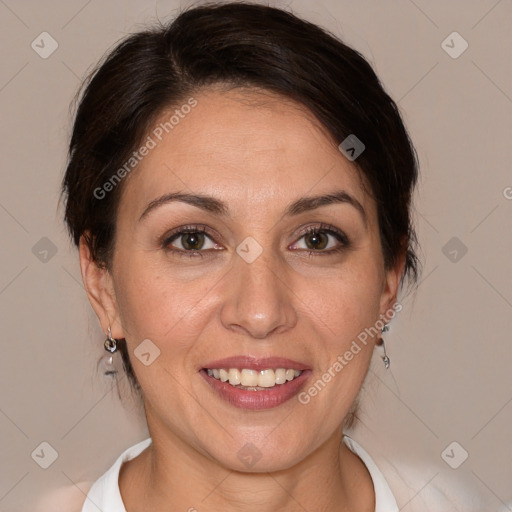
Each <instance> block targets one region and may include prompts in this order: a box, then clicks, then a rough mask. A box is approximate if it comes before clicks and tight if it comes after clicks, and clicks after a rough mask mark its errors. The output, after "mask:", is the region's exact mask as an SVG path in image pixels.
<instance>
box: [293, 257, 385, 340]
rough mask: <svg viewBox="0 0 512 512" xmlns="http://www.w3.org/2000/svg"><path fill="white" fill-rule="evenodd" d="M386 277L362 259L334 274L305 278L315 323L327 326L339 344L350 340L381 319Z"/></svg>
mask: <svg viewBox="0 0 512 512" xmlns="http://www.w3.org/2000/svg"><path fill="white" fill-rule="evenodd" d="M381 287H382V276H381V272H380V271H379V267H378V266H376V265H374V264H373V265H372V264H371V263H370V262H366V263H365V262H364V261H362V259H361V261H360V262H358V263H357V264H354V265H347V266H346V267H344V268H342V269H340V270H339V271H338V272H335V273H333V272H331V273H330V275H328V276H325V277H322V278H319V279H315V280H310V279H308V280H307V281H304V282H303V283H302V286H301V288H300V289H299V290H298V291H297V295H298V296H299V297H301V298H303V300H304V303H305V304H306V305H307V308H308V309H310V310H311V313H310V314H309V315H310V316H311V317H312V318H313V319H314V318H315V317H316V318H317V319H318V320H317V321H316V322H315V323H319V321H320V322H321V323H323V324H324V325H325V329H326V332H327V333H329V334H328V339H331V340H332V341H331V342H332V343H333V344H335V345H336V346H340V345H344V344H345V343H347V342H350V341H351V340H352V339H354V338H355V337H357V335H358V334H359V333H360V332H361V331H364V329H365V328H367V327H369V326H371V325H373V324H374V323H375V322H376V321H377V319H378V318H379V310H380V295H381Z"/></svg>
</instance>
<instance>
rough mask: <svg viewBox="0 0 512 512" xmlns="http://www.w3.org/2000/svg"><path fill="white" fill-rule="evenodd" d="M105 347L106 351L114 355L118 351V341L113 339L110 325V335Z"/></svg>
mask: <svg viewBox="0 0 512 512" xmlns="http://www.w3.org/2000/svg"><path fill="white" fill-rule="evenodd" d="M104 346H105V350H106V351H107V352H110V353H112V354H113V353H114V352H115V351H116V350H117V340H116V339H115V338H112V331H111V330H110V325H109V326H108V334H107V339H106V340H105V344H104Z"/></svg>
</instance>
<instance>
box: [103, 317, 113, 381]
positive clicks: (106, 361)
mask: <svg viewBox="0 0 512 512" xmlns="http://www.w3.org/2000/svg"><path fill="white" fill-rule="evenodd" d="M103 346H104V347H105V350H106V351H107V352H108V354H106V355H105V356H103V357H102V358H101V367H102V371H103V374H104V375H107V376H109V377H115V376H116V375H117V370H116V368H115V361H114V355H113V354H114V352H117V340H116V339H115V338H113V337H112V331H111V330H110V326H108V334H107V339H106V340H105V343H104V344H103Z"/></svg>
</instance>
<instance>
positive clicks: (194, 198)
mask: <svg viewBox="0 0 512 512" xmlns="http://www.w3.org/2000/svg"><path fill="white" fill-rule="evenodd" d="M172 202H182V203H187V204H190V205H192V206H195V207H197V208H200V209H201V210H205V211H207V212H210V213H213V214H215V215H218V216H221V217H230V215H229V208H228V207H227V205H226V204H225V203H224V202H223V201H221V200H220V199H216V198H215V197H212V196H207V195H203V194H185V193H181V192H175V193H171V194H165V195H163V196H161V197H158V198H156V199H154V200H153V201H151V202H150V203H149V204H148V205H147V206H146V208H145V209H144V211H143V212H142V214H141V216H140V217H139V221H141V220H142V219H144V218H145V217H147V216H148V215H149V213H150V212H152V211H154V210H155V209H157V208H158V207H160V206H163V205H164V204H168V203H172ZM331 204H349V205H351V206H353V207H354V208H355V209H356V210H357V211H358V212H359V213H360V214H361V217H362V218H363V221H364V222H365V224H366V221H367V217H366V212H365V210H364V208H363V205H362V204H361V203H360V202H359V201H358V200H357V199H356V198H355V197H354V196H352V195H350V194H349V193H348V192H345V191H344V190H336V191H334V192H332V193H330V194H323V195H317V196H307V197H301V198H300V199H297V200H296V201H294V202H293V203H291V204H290V205H289V206H288V207H287V208H286V210H285V212H284V215H283V216H284V217H293V216H296V215H300V214H301V213H304V212H307V211H310V210H315V209H316V208H320V207H321V206H327V205H331Z"/></svg>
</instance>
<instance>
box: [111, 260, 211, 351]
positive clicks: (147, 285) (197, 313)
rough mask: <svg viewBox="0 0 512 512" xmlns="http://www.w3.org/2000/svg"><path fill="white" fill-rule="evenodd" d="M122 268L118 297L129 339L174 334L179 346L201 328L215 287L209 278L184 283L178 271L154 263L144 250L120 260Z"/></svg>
mask: <svg viewBox="0 0 512 512" xmlns="http://www.w3.org/2000/svg"><path fill="white" fill-rule="evenodd" d="M118 268H119V272H118V273H117V274H116V280H115V282H116V285H115V289H116V297H117V303H118V306H119V314H120V318H121V321H122V324H123V328H124V330H125V333H126V335H127V336H126V337H127V341H128V343H130V342H131V343H132V344H134V343H137V340H139V341H140V340H142V339H145V338H149V339H154V340H155V341H156V342H157V343H158V342H160V341H161V340H164V339H166V338H167V339H169V338H171V339H173V345H174V344H175V348H176V349H179V347H180V345H184V346H186V345H187V344H188V339H189V338H193V336H194V333H198V332H199V331H200V330H201V327H202V325H201V322H203V323H204V320H205V315H204V313H205V310H206V309H207V305H208V301H207V300H206V296H207V294H208V290H209V288H211V285H209V280H208V279H197V280H190V281H187V282H186V283H183V282H182V281H181V280H180V279H179V276H178V275H176V273H173V272H169V269H168V268H163V267H162V266H160V265H154V264H152V262H151V261H150V259H149V258H147V257H145V256H144V255H143V254H142V255H140V257H137V255H136V254H135V255H134V256H133V257H132V258H130V259H125V260H124V261H120V262H119V267H118ZM177 333H179V336H178V335H177ZM157 340H158V341H157Z"/></svg>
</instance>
